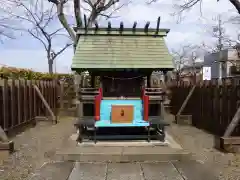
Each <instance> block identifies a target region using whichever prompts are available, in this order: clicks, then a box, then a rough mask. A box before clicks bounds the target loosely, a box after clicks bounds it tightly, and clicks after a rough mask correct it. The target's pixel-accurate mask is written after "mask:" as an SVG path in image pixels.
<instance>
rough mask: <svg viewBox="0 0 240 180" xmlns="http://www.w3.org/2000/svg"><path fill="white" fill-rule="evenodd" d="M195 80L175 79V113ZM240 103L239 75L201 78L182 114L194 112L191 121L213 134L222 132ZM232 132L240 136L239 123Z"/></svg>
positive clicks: (172, 101) (172, 106)
mask: <svg viewBox="0 0 240 180" xmlns="http://www.w3.org/2000/svg"><path fill="white" fill-rule="evenodd" d="M192 86H193V84H189V83H184V82H172V85H171V104H170V106H171V112H172V114H174V115H176V114H177V112H178V111H179V109H180V108H181V106H182V104H183V101H184V100H185V98H186V97H187V95H188V93H189V91H190V90H191V88H192ZM239 106H240V79H223V83H222V84H221V85H219V84H218V83H217V80H212V81H202V82H199V83H198V84H197V85H196V88H195V90H194V92H193V94H192V96H191V98H190V100H189V101H188V103H187V105H186V107H185V108H184V110H183V111H182V113H181V115H192V125H193V126H195V127H197V128H199V129H204V130H206V131H208V132H210V133H212V134H214V135H217V136H223V134H224V132H225V130H226V128H227V127H228V125H229V123H230V122H231V120H232V118H233V116H234V115H235V113H236V111H237V109H238V107H239ZM231 135H232V136H240V124H238V126H237V127H236V128H235V130H234V131H233V133H232V134H231Z"/></svg>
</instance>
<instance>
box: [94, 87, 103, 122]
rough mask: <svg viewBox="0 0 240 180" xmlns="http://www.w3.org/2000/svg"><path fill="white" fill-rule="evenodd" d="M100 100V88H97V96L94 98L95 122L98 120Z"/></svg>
mask: <svg viewBox="0 0 240 180" xmlns="http://www.w3.org/2000/svg"><path fill="white" fill-rule="evenodd" d="M101 100H102V88H99V94H98V95H97V96H95V120H96V121H99V120H100V106H101Z"/></svg>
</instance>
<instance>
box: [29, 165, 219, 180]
mask: <svg viewBox="0 0 240 180" xmlns="http://www.w3.org/2000/svg"><path fill="white" fill-rule="evenodd" d="M202 179H204V180H217V179H218V178H216V177H215V176H214V175H213V173H212V172H211V170H209V169H206V168H204V165H203V164H200V163H199V162H197V161H185V162H184V161H177V162H158V163H146V162H142V163H141V162H137V163H80V162H75V163H73V162H59V163H48V164H45V165H44V166H42V167H41V168H40V170H39V171H37V172H36V173H35V175H34V176H33V177H32V178H31V179H30V180H202Z"/></svg>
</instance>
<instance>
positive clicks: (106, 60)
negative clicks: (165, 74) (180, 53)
mask: <svg viewBox="0 0 240 180" xmlns="http://www.w3.org/2000/svg"><path fill="white" fill-rule="evenodd" d="M168 31H169V30H160V31H159V33H158V34H157V35H156V34H155V31H153V30H151V29H149V30H148V32H147V33H145V32H144V30H141V29H140V30H139V29H136V32H132V30H126V29H124V31H123V32H122V33H120V32H119V31H116V30H112V31H111V32H108V31H106V29H98V31H94V29H89V30H88V31H87V33H86V32H85V31H84V30H79V31H78V34H80V39H79V41H78V45H77V49H76V52H75V55H74V57H73V62H72V69H91V68H93V69H114V68H115V69H142V68H146V69H160V68H170V69H172V68H174V67H173V61H172V57H171V55H170V54H169V51H168V49H167V47H166V44H165V41H164V38H163V37H164V36H166V34H167V33H168Z"/></svg>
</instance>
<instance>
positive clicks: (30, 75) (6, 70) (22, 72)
mask: <svg viewBox="0 0 240 180" xmlns="http://www.w3.org/2000/svg"><path fill="white" fill-rule="evenodd" d="M0 76H1V78H3V79H28V80H31V79H32V80H52V79H62V78H66V79H72V78H73V74H49V73H42V72H35V71H32V70H30V69H21V68H15V67H2V68H0Z"/></svg>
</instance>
